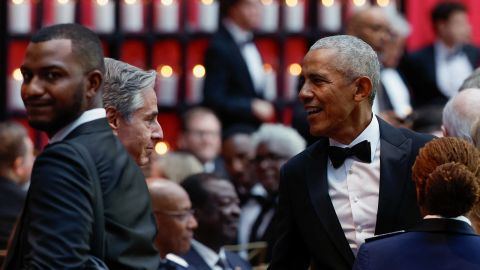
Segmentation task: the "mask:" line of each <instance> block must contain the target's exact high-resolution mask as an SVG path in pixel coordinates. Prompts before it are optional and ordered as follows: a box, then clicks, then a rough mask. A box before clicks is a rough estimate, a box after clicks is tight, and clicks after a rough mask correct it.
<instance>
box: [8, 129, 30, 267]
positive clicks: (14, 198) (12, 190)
mask: <svg viewBox="0 0 480 270" xmlns="http://www.w3.org/2000/svg"><path fill="white" fill-rule="evenodd" d="M0 142H2V143H0V194H1V195H0V205H1V206H0V249H6V248H7V242H8V238H9V236H10V232H11V231H12V228H13V225H14V224H15V221H16V220H17V217H18V215H19V214H20V212H21V211H22V207H23V202H24V201H25V196H26V194H27V192H26V191H25V190H24V189H23V188H22V184H25V183H26V182H28V181H29V180H30V175H31V173H32V166H33V160H34V156H33V143H32V140H30V138H29V137H28V135H27V132H26V131H25V129H24V128H23V127H22V126H21V125H20V124H16V123H13V122H5V123H0ZM0 265H1V260H0Z"/></svg>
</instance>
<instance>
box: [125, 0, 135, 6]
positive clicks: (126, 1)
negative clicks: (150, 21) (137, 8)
mask: <svg viewBox="0 0 480 270" xmlns="http://www.w3.org/2000/svg"><path fill="white" fill-rule="evenodd" d="M136 2H137V0H125V4H127V5H133V4H135V3H136Z"/></svg>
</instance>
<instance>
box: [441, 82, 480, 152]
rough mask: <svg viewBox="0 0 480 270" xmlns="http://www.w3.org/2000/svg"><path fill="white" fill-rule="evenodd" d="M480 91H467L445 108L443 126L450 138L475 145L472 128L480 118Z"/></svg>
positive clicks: (459, 94) (451, 100) (457, 96)
mask: <svg viewBox="0 0 480 270" xmlns="http://www.w3.org/2000/svg"><path fill="white" fill-rule="evenodd" d="M478 104H480V89H478V88H470V89H465V90H463V91H461V92H459V93H458V94H457V95H455V96H454V97H453V98H451V99H450V100H449V101H448V102H447V104H446V105H445V107H444V108H443V117H442V124H443V127H444V128H445V129H446V130H447V133H448V136H451V137H459V138H463V139H465V140H467V141H468V142H469V143H473V139H472V131H473V130H472V126H473V125H474V123H475V122H476V121H477V120H478V119H479V118H480V106H479V105H478Z"/></svg>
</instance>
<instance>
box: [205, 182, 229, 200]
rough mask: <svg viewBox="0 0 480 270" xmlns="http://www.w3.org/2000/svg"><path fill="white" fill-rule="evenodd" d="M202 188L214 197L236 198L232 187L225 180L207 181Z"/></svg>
mask: <svg viewBox="0 0 480 270" xmlns="http://www.w3.org/2000/svg"><path fill="white" fill-rule="evenodd" d="M204 188H205V190H207V191H208V193H209V194H211V195H213V196H214V197H237V194H236V193H235V189H234V187H233V185H232V184H231V183H230V182H229V181H226V180H209V181H207V182H206V183H205V184H204Z"/></svg>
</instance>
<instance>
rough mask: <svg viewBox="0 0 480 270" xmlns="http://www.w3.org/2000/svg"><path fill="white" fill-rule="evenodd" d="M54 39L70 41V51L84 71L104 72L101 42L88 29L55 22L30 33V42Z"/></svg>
mask: <svg viewBox="0 0 480 270" xmlns="http://www.w3.org/2000/svg"><path fill="white" fill-rule="evenodd" d="M56 39H68V40H71V41H72V52H73V54H74V55H75V57H76V59H77V60H78V61H79V62H80V63H81V65H82V67H83V68H84V71H86V72H88V71H92V70H95V69H97V70H100V71H101V72H102V73H104V72H105V63H104V61H103V57H104V56H103V49H102V44H101V42H100V39H99V38H98V36H97V35H96V34H95V33H94V32H92V31H91V30H90V29H88V28H86V27H84V26H82V25H79V24H74V23H66V24H56V25H52V26H49V27H45V28H42V29H40V30H39V31H38V32H36V33H35V34H33V35H32V37H31V39H30V42H32V43H39V42H44V41H50V40H56Z"/></svg>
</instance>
